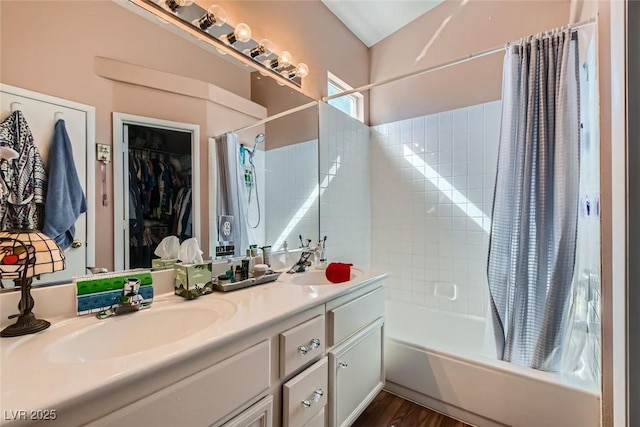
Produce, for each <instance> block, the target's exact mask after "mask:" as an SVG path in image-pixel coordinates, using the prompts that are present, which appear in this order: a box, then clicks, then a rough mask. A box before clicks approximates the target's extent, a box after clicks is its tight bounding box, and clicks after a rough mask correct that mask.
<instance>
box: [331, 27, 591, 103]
mask: <svg viewBox="0 0 640 427" xmlns="http://www.w3.org/2000/svg"><path fill="white" fill-rule="evenodd" d="M596 22H597V18H596V17H593V18H590V19H587V20H585V21H582V22H578V23H576V24H572V25H569V26H568V27H569V29H570V30H577V29H578V28H582V27H586V26H588V25H592V24H595V23H596ZM504 48H505V46H504V45H501V46H496V47H494V48H491V49H487V50H483V51H482V52H478V53H473V54H471V55H467V56H464V57H462V58H458V59H454V60H452V61H449V62H445V63H443V64H439V65H435V66H433V67H428V68H423V69H422V70H417V71H411V72H409V73H405V74H401V75H399V76H396V77H390V78H388V79H385V80H381V81H379V82H376V83H369V84H366V85H364V86H360V87H358V88H355V89H349V90H345V91H344V92H340V93H336V94H335V95H331V96H323V97H322V100H323V101H325V102H326V101H329V100H331V99H336V98H341V97H343V96H346V95H351V94H353V93H357V92H362V91H365V90H369V89H372V88H374V87H377V86H382V85H385V84H387V83H393V82H395V81H398V80H402V79H406V78H408V77H414V76H419V75H422V74H429V73H432V72H434V71H439V70H443V69H445V68H449V67H452V66H454V65H458V64H464V63H465V62H468V61H471V60H474V59H478V58H482V57H484V56H489V55H493V54H495V53H498V52H504Z"/></svg>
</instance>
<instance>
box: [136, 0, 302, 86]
mask: <svg viewBox="0 0 640 427" xmlns="http://www.w3.org/2000/svg"><path fill="white" fill-rule="evenodd" d="M129 2H130V3H133V4H135V5H137V6H140V7H142V8H143V9H145V10H146V11H148V12H150V13H152V14H154V15H155V16H156V17H158V18H159V19H162V20H163V21H167V22H170V23H173V24H175V25H176V26H178V27H179V28H181V29H183V30H186V31H187V32H188V33H190V34H192V35H194V36H195V37H197V38H198V39H200V40H202V41H204V42H206V43H207V44H209V45H210V46H213V47H214V48H215V49H216V50H217V51H218V52H219V53H221V54H229V55H230V56H232V57H234V58H235V59H237V60H239V61H240V62H242V63H243V64H245V65H248V66H251V67H253V68H254V69H256V70H257V71H260V73H261V74H263V75H269V74H270V75H271V76H273V77H275V78H276V80H277V81H278V82H279V84H284V85H287V86H290V87H292V88H295V89H297V90H300V88H301V87H302V79H303V78H304V77H306V76H307V74H308V73H309V67H308V66H307V65H306V64H304V63H299V64H297V65H294V64H292V60H291V54H290V53H289V52H287V51H282V52H281V53H280V55H278V54H276V53H275V52H274V51H273V45H272V43H271V41H270V40H268V39H262V40H260V41H259V42H258V41H255V40H253V39H252V38H251V29H250V28H249V26H248V25H247V24H244V23H240V24H238V25H237V26H236V27H233V26H231V25H229V24H228V23H227V22H226V14H225V12H224V10H223V9H222V8H221V7H220V6H218V5H212V6H210V7H209V8H208V9H204V8H202V7H201V6H199V5H198V4H196V3H194V2H193V1H192V0H129Z"/></svg>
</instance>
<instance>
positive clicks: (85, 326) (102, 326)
mask: <svg viewBox="0 0 640 427" xmlns="http://www.w3.org/2000/svg"><path fill="white" fill-rule="evenodd" d="M203 302H204V301H203ZM235 312H236V306H235V305H234V304H232V303H230V302H228V301H224V300H211V299H210V300H208V301H207V304H206V305H205V304H199V305H194V304H191V303H190V302H184V303H182V304H176V305H171V306H166V307H154V306H153V305H152V306H151V308H149V309H146V310H142V311H139V312H135V313H130V314H125V315H121V316H114V317H110V318H107V319H104V320H98V319H96V318H95V317H94V316H90V317H89V318H79V319H73V320H70V321H67V322H62V323H60V324H58V325H54V326H52V327H51V328H49V329H48V330H46V331H44V332H43V333H42V334H40V335H35V336H31V337H29V338H27V339H26V340H24V341H21V342H19V343H17V345H16V346H15V347H14V348H12V350H11V353H12V354H11V356H12V357H20V355H21V354H25V352H29V353H31V354H33V353H32V352H41V353H40V354H42V356H43V357H44V358H45V359H46V360H48V361H49V362H53V363H90V362H95V361H100V360H105V359H114V358H118V357H122V356H128V355H132V354H135V353H140V352H144V351H148V350H153V349H157V348H159V347H162V346H165V345H170V344H173V343H177V342H178V341H180V340H183V339H185V338H187V337H190V336H192V335H194V334H197V333H199V332H202V331H203V330H205V329H207V328H210V327H212V326H214V325H215V324H216V323H218V322H222V321H224V320H227V319H229V318H230V317H231V316H233V314H234V313H235Z"/></svg>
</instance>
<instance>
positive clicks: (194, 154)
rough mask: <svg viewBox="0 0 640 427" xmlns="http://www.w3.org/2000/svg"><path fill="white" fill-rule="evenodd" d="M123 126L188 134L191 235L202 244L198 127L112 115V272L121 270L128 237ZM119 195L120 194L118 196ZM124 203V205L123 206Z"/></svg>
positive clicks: (133, 116) (127, 190) (153, 119)
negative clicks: (190, 176) (126, 237)
mask: <svg viewBox="0 0 640 427" xmlns="http://www.w3.org/2000/svg"><path fill="white" fill-rule="evenodd" d="M124 125H137V126H146V127H155V128H160V129H168V130H174V131H180V132H189V133H191V167H192V169H191V175H192V179H191V194H192V204H191V209H192V211H193V235H194V237H196V238H197V239H198V243H200V244H202V236H201V228H200V197H201V194H200V126H199V125H194V124H191V123H182V122H174V121H170V120H161V119H155V118H152V117H144V116H135V115H132V114H124V113H116V112H114V113H113V189H114V197H113V230H114V233H113V263H114V270H115V271H120V270H124V268H125V265H126V260H125V251H124V248H125V244H128V243H127V242H125V235H126V236H128V235H129V221H128V219H125V212H126V211H128V200H129V189H128V185H127V187H126V188H125V180H124V171H125V165H124V162H123V156H124V154H125V152H124V145H123V141H124V133H123V129H124ZM118 193H120V194H118ZM125 201H127V203H125Z"/></svg>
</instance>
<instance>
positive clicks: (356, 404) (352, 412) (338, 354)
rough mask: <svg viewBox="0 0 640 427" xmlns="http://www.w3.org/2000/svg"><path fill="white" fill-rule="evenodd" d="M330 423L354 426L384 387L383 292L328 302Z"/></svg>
mask: <svg viewBox="0 0 640 427" xmlns="http://www.w3.org/2000/svg"><path fill="white" fill-rule="evenodd" d="M327 319H328V320H327V321H328V330H329V345H330V346H331V348H330V350H329V354H328V359H329V402H330V404H329V408H330V412H329V426H330V427H343V426H349V425H351V424H352V423H353V422H354V421H355V420H356V419H357V417H358V416H359V415H360V414H361V413H362V411H364V409H365V408H366V407H367V405H369V403H371V401H372V400H373V399H374V398H375V396H376V394H378V392H379V391H380V390H382V387H383V386H384V360H383V354H384V352H383V345H384V342H383V326H384V291H383V289H382V288H381V287H380V288H377V289H375V290H372V291H371V292H368V293H365V294H364V295H361V296H359V297H357V298H355V299H351V300H349V301H346V302H345V298H344V297H343V298H338V299H336V300H335V301H331V302H329V303H327Z"/></svg>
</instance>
